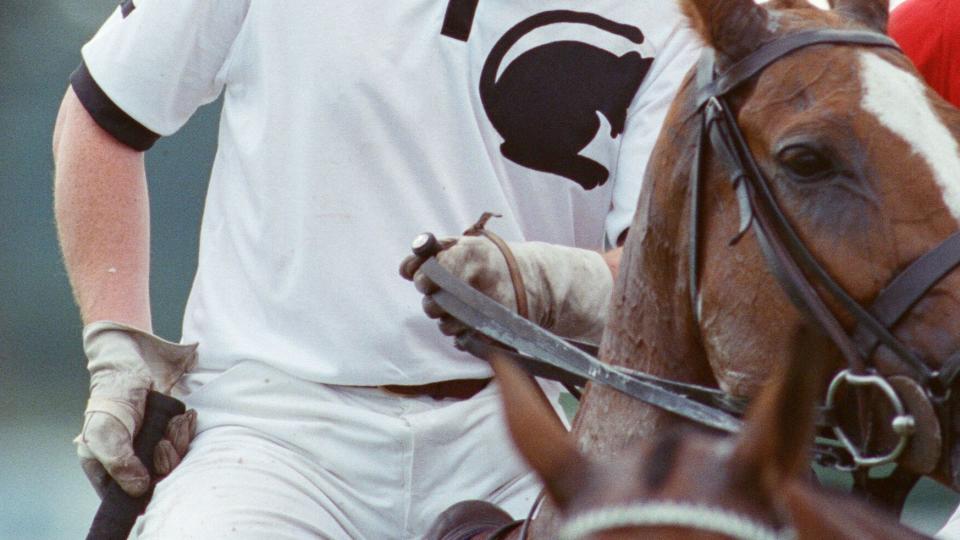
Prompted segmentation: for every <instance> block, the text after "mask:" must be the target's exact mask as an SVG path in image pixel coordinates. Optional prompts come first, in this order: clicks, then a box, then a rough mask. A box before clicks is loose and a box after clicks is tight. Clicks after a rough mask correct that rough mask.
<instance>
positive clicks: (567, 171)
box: [480, 10, 653, 189]
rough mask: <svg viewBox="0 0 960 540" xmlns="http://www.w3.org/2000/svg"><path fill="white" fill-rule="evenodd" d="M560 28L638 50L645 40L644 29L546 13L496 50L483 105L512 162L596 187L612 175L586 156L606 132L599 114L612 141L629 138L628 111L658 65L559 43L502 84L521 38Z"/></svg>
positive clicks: (517, 63)
mask: <svg viewBox="0 0 960 540" xmlns="http://www.w3.org/2000/svg"><path fill="white" fill-rule="evenodd" d="M557 23H578V24H586V25H590V26H594V27H596V28H599V29H601V30H604V31H606V32H610V33H613V34H616V35H618V36H622V37H624V38H626V39H628V40H630V41H632V42H634V43H637V44H640V43H643V41H644V37H643V33H642V32H641V31H640V29H639V28H636V27H633V26H628V25H625V24H620V23H616V22H613V21H611V20H609V19H605V18H603V17H600V16H599V15H594V14H591V13H581V12H577V11H566V10H558V11H546V12H543V13H538V14H537V15H533V16H532V17H529V18H527V19H525V20H524V21H522V22H520V23H519V24H517V25H516V26H514V27H513V28H511V29H510V30H508V31H507V32H506V33H505V34H504V35H503V37H501V38H500V40H499V41H497V43H496V45H494V46H493V48H492V49H491V51H490V55H489V56H488V57H487V61H486V62H485V63H484V65H483V70H482V71H481V73H480V101H481V102H482V103H483V108H484V109H485V110H486V111H487V117H488V118H490V122H491V123H492V124H493V127H494V128H495V129H496V130H497V132H498V133H500V136H502V137H503V139H504V140H503V144H501V145H500V151H501V153H503V156H504V157H506V158H507V159H509V160H511V161H513V162H515V163H517V164H519V165H522V166H524V167H527V168H530V169H534V170H537V171H543V172H549V173H553V174H557V175H560V176H563V177H565V178H569V179H571V180H573V181H574V182H576V183H578V184H580V185H581V186H582V187H583V188H584V189H593V188H595V187H597V186H600V185H603V184H604V183H605V182H606V181H607V178H608V177H609V176H610V171H609V170H607V168H606V167H604V166H603V165H601V164H600V163H597V162H596V161H594V160H592V159H590V158H587V157H584V156H581V155H579V153H580V151H581V150H583V149H584V148H585V147H586V146H587V144H589V143H590V141H592V140H593V138H594V137H595V136H596V134H597V131H598V130H599V129H600V119H599V118H597V113H598V112H599V113H600V114H602V115H603V116H604V117H605V118H606V119H607V121H608V122H609V123H610V126H611V132H610V136H611V137H614V138H616V137H617V136H619V135H620V134H621V133H623V129H624V124H625V123H626V117H627V107H629V105H630V102H631V101H633V97H634V95H636V93H637V89H638V88H639V87H640V84H641V83H642V82H643V79H644V77H645V76H646V74H647V71H649V69H650V65H651V64H652V63H653V59H652V58H643V57H642V56H641V55H640V53H638V52H629V53H627V54H624V55H623V56H616V55H615V54H613V53H610V52H609V51H605V50H603V49H601V48H598V47H595V46H593V45H590V44H587V43H582V42H579V41H555V42H552V43H547V44H545V45H541V46H539V47H534V48H532V49H530V50H529V51H525V52H524V53H523V54H521V55H519V56H518V57H517V58H516V59H515V60H514V61H513V62H511V63H510V64H509V65H508V66H507V67H506V68H504V70H503V73H502V74H501V75H500V78H499V80H497V72H498V71H499V69H500V64H501V63H502V62H503V59H504V57H505V56H506V54H507V52H508V51H509V50H510V48H511V47H513V45H515V44H516V43H517V41H518V40H519V39H520V38H522V37H523V36H525V35H526V34H528V33H530V32H531V31H533V30H535V29H537V28H541V27H544V26H548V25H551V24H557Z"/></svg>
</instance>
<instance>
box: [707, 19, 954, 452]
mask: <svg viewBox="0 0 960 540" xmlns="http://www.w3.org/2000/svg"><path fill="white" fill-rule="evenodd" d="M824 44H832V45H855V46H862V47H877V48H885V49H894V50H899V47H898V46H897V45H896V44H895V43H894V42H893V41H892V40H891V39H890V38H888V37H887V36H884V35H882V34H878V33H874V32H867V31H854V30H833V29H830V30H812V31H803V32H799V33H797V34H793V35H789V36H786V37H784V38H781V39H778V40H776V41H772V42H770V43H767V44H765V45H763V46H761V47H760V48H759V49H757V50H756V51H754V52H753V53H752V54H750V55H748V56H747V57H746V58H744V59H742V60H740V61H738V62H736V63H735V64H733V65H732V66H730V67H728V68H726V69H724V70H723V71H721V72H718V71H717V66H716V63H715V59H714V52H713V51H712V50H709V49H707V50H706V51H705V53H704V55H703V57H702V58H701V60H700V62H699V64H698V66H697V70H696V79H695V83H696V94H695V96H694V99H695V103H696V112H697V114H698V115H699V119H698V127H697V129H698V130H699V133H698V134H697V135H696V136H697V145H696V153H695V155H694V158H693V164H692V170H691V178H690V180H691V181H690V190H689V197H690V200H689V202H690V223H689V269H690V271H689V289H690V301H691V307H692V310H693V313H694V314H695V316H696V314H697V313H698V309H697V303H698V296H699V270H700V256H701V255H700V243H701V242H700V229H701V223H700V222H701V219H702V218H701V215H700V199H701V191H702V189H703V183H704V182H703V168H704V167H703V163H704V160H705V159H704V158H705V155H706V153H707V152H708V151H710V152H712V153H713V155H714V156H716V159H718V160H719V162H720V163H721V165H722V167H723V168H724V169H725V170H726V171H727V172H728V173H729V177H730V181H731V183H732V186H733V189H734V191H735V194H736V198H737V201H738V206H739V211H740V225H739V231H738V234H737V236H736V237H735V238H734V240H733V241H734V242H735V241H737V240H739V239H740V238H741V237H742V236H743V235H744V234H745V233H746V232H747V230H748V229H750V228H751V227H752V228H753V230H754V233H755V235H756V237H757V240H758V242H759V244H760V247H761V251H762V253H763V255H764V257H765V259H766V261H767V264H768V266H769V267H770V269H771V271H772V273H773V275H774V276H775V278H776V280H777V281H778V282H779V283H780V285H781V287H782V288H783V289H784V291H785V292H786V293H787V295H788V296H789V297H790V300H791V301H792V302H793V304H794V305H796V306H797V307H798V309H799V310H800V311H801V312H802V313H803V314H804V315H805V316H806V319H807V320H808V321H810V322H812V323H814V324H815V325H816V326H817V327H819V328H820V329H821V330H822V331H823V333H824V334H825V335H827V336H828V337H829V338H830V339H831V340H832V341H833V343H834V344H835V345H836V347H837V349H838V350H839V351H840V353H841V354H842V356H843V357H844V359H845V360H846V363H847V368H846V369H844V370H842V371H841V372H840V373H839V374H838V375H837V377H836V378H835V379H834V381H833V383H832V384H831V386H830V391H829V392H828V403H829V402H831V400H832V399H833V398H835V395H836V393H837V392H838V390H839V389H840V388H841V387H843V386H847V385H852V386H872V387H874V388H875V389H877V390H880V391H881V395H883V396H885V397H886V398H887V399H888V400H889V401H890V403H891V405H892V406H893V409H894V410H895V411H896V416H897V417H896V418H895V419H894V420H893V421H892V429H893V431H894V432H895V433H896V434H897V435H898V436H899V438H900V440H899V442H898V443H897V445H896V448H894V449H893V450H892V451H890V452H888V453H887V454H884V455H879V456H867V455H864V454H863V453H862V452H861V451H860V450H859V449H858V448H857V447H856V445H855V444H854V443H853V442H852V441H851V440H850V438H849V437H848V436H847V435H846V433H844V431H843V430H842V429H841V428H840V427H839V426H838V425H837V426H834V427H833V429H834V432H835V433H836V435H837V438H838V439H839V440H840V441H841V442H842V443H843V444H844V446H846V447H847V450H848V451H849V452H850V453H851V455H852V456H853V459H854V461H855V464H856V465H857V466H861V467H870V466H874V465H878V464H882V463H888V462H894V461H896V460H897V458H898V457H899V456H900V454H901V453H902V452H903V450H904V448H905V447H906V445H907V439H908V438H909V437H910V435H911V433H912V429H913V426H912V422H913V419H912V417H910V415H909V414H907V412H906V411H905V409H904V407H903V404H902V402H901V399H900V397H899V396H898V395H897V393H896V392H895V391H894V390H893V388H892V387H891V386H890V384H889V383H888V381H887V379H886V378H885V377H884V376H883V375H881V374H879V373H878V372H877V370H876V366H874V365H873V364H872V363H871V362H870V358H871V357H872V356H873V353H874V351H875V350H876V349H877V347H879V346H881V345H882V346H884V347H886V348H887V349H888V350H889V351H891V352H892V353H893V355H894V357H895V358H896V362H897V363H898V364H899V365H898V366H897V369H896V371H897V372H899V373H906V374H909V378H910V379H912V380H913V381H915V382H916V384H917V385H919V387H920V388H921V389H922V392H923V394H925V396H926V398H927V399H928V400H929V401H930V402H931V403H932V404H933V406H934V408H935V409H936V411H937V416H938V417H939V422H940V424H941V426H942V427H944V428H946V427H949V422H948V420H949V414H950V411H949V407H948V406H947V404H948V398H949V395H950V389H951V388H952V387H953V385H954V382H955V380H956V378H957V375H958V373H960V351H958V352H957V353H954V354H953V355H952V356H950V357H949V358H948V359H947V360H946V361H945V362H944V363H943V364H942V366H941V367H940V369H939V370H933V369H931V368H930V367H929V366H928V365H927V364H925V363H924V362H923V361H922V360H921V359H920V358H918V357H917V355H916V354H915V353H914V352H913V351H911V350H910V348H909V347H907V346H906V345H905V344H903V343H902V342H901V341H900V340H899V339H897V338H896V337H895V336H894V335H893V333H892V332H891V328H892V327H893V326H894V325H895V324H896V323H897V322H898V321H900V320H901V319H902V318H903V317H904V316H905V315H906V314H907V313H908V312H909V311H910V309H911V308H912V307H913V306H914V305H915V304H916V302H917V301H918V300H920V299H921V298H922V297H923V296H924V295H925V294H926V293H927V291H929V290H930V288H932V287H933V286H934V285H935V284H936V283H938V282H939V281H940V280H941V279H943V278H944V277H945V276H946V275H947V274H949V273H950V272H951V271H952V270H953V269H954V268H955V267H956V266H957V265H958V264H960V232H957V233H954V234H953V235H951V236H950V237H948V238H947V239H946V240H944V241H943V242H941V243H940V244H939V245H938V246H936V247H935V248H934V249H932V250H931V251H929V252H928V253H926V254H925V255H923V256H921V257H919V258H918V259H917V260H915V261H914V262H913V263H912V264H910V265H909V266H908V267H907V268H906V269H905V270H903V271H902V272H901V273H900V274H899V275H897V276H896V277H895V278H894V279H893V280H892V281H891V282H890V283H889V284H888V285H887V286H886V287H885V288H884V289H883V290H882V291H881V292H880V293H879V294H878V295H877V297H876V298H875V299H874V301H873V303H872V304H871V306H870V307H869V308H865V307H864V306H862V305H861V304H860V303H859V302H857V301H856V300H855V299H853V298H852V297H851V296H850V295H849V294H848V293H847V292H846V291H845V290H844V288H843V287H842V286H841V285H840V284H838V283H837V282H836V280H834V279H833V277H831V276H830V274H829V273H828V272H827V271H826V270H825V269H824V268H823V266H822V265H821V264H820V263H819V262H818V261H817V259H816V258H815V257H814V256H813V254H812V253H811V252H810V250H809V249H808V248H807V246H806V245H805V244H804V243H803V241H802V240H801V239H800V237H799V235H798V234H797V232H796V230H795V228H794V226H793V225H792V224H791V223H790V220H789V219H788V218H787V217H786V215H785V214H784V212H783V210H782V209H781V207H780V205H779V204H778V202H777V200H776V197H775V196H774V195H773V191H772V189H771V185H770V181H769V180H768V179H767V177H766V176H765V175H764V173H763V171H762V169H761V168H760V166H759V165H758V163H757V161H756V159H755V158H754V156H753V154H752V153H751V152H750V149H749V147H748V146H747V143H746V140H745V137H744V135H743V133H742V131H741V130H740V128H739V126H738V124H737V121H736V118H735V116H734V111H733V108H732V107H731V105H730V101H729V99H728V97H729V95H730V94H731V92H733V91H734V90H736V89H738V88H740V87H741V86H742V85H744V84H745V83H747V82H748V81H750V80H751V79H753V78H754V77H755V76H756V75H758V74H759V73H760V72H762V71H763V70H764V69H765V68H766V67H767V66H769V65H770V64H772V63H774V62H775V61H777V60H779V59H780V58H783V57H784V56H786V55H788V54H790V53H792V52H794V51H796V50H798V49H803V48H806V47H810V46H815V45H824ZM818 288H820V289H821V290H824V291H826V294H827V295H829V297H830V298H831V299H832V300H833V301H834V302H835V303H836V304H838V305H839V306H841V307H842V309H844V310H845V311H846V312H847V313H848V314H849V315H850V316H852V318H853V319H854V320H855V321H856V327H855V329H854V331H853V332H852V333H848V332H847V331H846V330H845V329H844V327H843V325H842V324H841V323H840V321H839V320H838V318H837V317H836V315H834V313H833V312H832V311H831V310H830V309H829V308H828V307H827V305H826V303H825V301H824V299H823V298H822V297H821V295H820V294H819V293H818V292H817V289H818ZM944 432H945V433H948V432H947V431H946V430H944ZM946 447H948V446H946Z"/></svg>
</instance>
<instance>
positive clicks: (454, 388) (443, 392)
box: [380, 378, 490, 401]
mask: <svg viewBox="0 0 960 540" xmlns="http://www.w3.org/2000/svg"><path fill="white" fill-rule="evenodd" d="M488 384H490V379H489V378H487V379H454V380H449V381H438V382H432V383H427V384H417V385H403V384H386V385H383V386H381V387H380V388H381V389H383V390H385V391H387V392H390V393H391V394H398V395H401V396H430V397H432V398H433V399H435V400H437V401H439V400H441V399H459V400H464V399H470V398H472V397H473V396H475V395H477V394H479V393H480V391H481V390H483V389H484V388H486V387H487V385H488Z"/></svg>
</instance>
